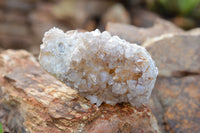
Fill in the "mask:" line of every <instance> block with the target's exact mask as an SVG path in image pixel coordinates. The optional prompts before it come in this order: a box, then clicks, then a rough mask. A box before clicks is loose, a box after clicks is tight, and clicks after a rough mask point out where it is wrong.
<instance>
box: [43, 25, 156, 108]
mask: <svg viewBox="0 0 200 133" xmlns="http://www.w3.org/2000/svg"><path fill="white" fill-rule="evenodd" d="M39 61H40V64H41V66H42V67H43V68H44V69H45V70H46V71H48V72H49V73H51V74H53V75H54V76H56V77H57V78H58V79H59V80H61V81H62V82H64V83H66V85H68V86H70V87H72V88H74V89H76V90H77V91H78V92H79V94H80V95H81V96H84V97H86V98H87V99H89V100H90V101H91V103H95V104H96V105H97V106H100V105H101V104H102V102H105V103H107V104H111V105H115V104H117V103H121V102H130V103H131V104H132V105H133V106H140V105H141V104H143V103H146V102H147V101H148V99H149V97H150V95H151V91H152V89H153V87H154V84H155V81H156V77H157V74H158V70H157V68H156V67H155V64H154V61H153V60H152V58H151V56H150V55H149V53H148V52H147V51H146V50H145V48H143V47H141V46H138V45H136V44H131V43H129V42H127V41H125V40H122V39H120V38H119V37H118V36H111V35H110V34H109V33H108V32H107V31H104V32H102V33H101V32H100V31H99V30H95V31H92V32H78V31H68V32H66V33H64V32H63V31H62V30H60V29H58V28H52V29H50V30H49V31H48V32H46V33H45V35H44V38H43V44H42V45H41V46H40V56H39Z"/></svg>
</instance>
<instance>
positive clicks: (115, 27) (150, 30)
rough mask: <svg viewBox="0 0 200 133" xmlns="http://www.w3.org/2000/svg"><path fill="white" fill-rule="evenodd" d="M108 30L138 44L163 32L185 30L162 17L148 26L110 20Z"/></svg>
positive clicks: (180, 31)
mask: <svg viewBox="0 0 200 133" xmlns="http://www.w3.org/2000/svg"><path fill="white" fill-rule="evenodd" d="M106 30H107V31H108V32H110V33H111V34H112V35H117V36H119V37H120V38H122V39H125V40H127V41H129V42H131V43H137V44H142V43H143V42H145V41H146V40H148V39H150V38H152V37H156V36H160V35H162V34H167V33H182V32H183V30H181V29H179V28H177V27H176V26H175V25H173V24H172V23H171V22H169V21H166V20H163V19H160V18H155V20H154V22H153V25H152V26H150V27H146V28H144V27H137V26H134V25H127V24H120V23H111V22H110V23H108V24H107V26H106Z"/></svg>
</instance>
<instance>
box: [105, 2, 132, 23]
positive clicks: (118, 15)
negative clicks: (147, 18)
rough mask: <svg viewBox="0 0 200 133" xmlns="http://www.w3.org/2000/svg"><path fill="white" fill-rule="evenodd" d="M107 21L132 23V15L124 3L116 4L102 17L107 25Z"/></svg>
mask: <svg viewBox="0 0 200 133" xmlns="http://www.w3.org/2000/svg"><path fill="white" fill-rule="evenodd" d="M107 22H118V23H125V24H130V23H131V20H130V15H129V13H128V11H127V10H126V8H125V7H124V6H123V5H122V4H119V3H118V4H115V5H113V6H112V7H110V8H109V10H108V11H107V12H105V14H104V15H103V17H102V23H103V24H104V25H105V24H106V23H107Z"/></svg>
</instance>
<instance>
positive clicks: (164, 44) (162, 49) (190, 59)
mask: <svg viewBox="0 0 200 133" xmlns="http://www.w3.org/2000/svg"><path fill="white" fill-rule="evenodd" d="M199 42H200V38H199V35H198V34H193V35H192V34H177V35H176V34H168V35H164V36H160V37H156V38H153V39H150V40H149V41H147V42H146V43H144V44H143V46H144V47H146V49H147V51H149V53H150V54H151V56H152V58H153V59H155V62H156V65H157V66H158V69H159V75H162V76H180V75H184V74H187V73H200V64H199V62H200V53H199V50H200V45H199Z"/></svg>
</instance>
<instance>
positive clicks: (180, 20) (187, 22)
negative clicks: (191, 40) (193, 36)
mask: <svg viewBox="0 0 200 133" xmlns="http://www.w3.org/2000/svg"><path fill="white" fill-rule="evenodd" d="M172 22H173V23H174V24H175V25H177V26H178V27H181V28H183V29H185V30H188V29H192V28H195V27H197V22H196V21H195V20H194V19H191V18H186V17H180V16H177V17H174V18H173V19H172Z"/></svg>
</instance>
